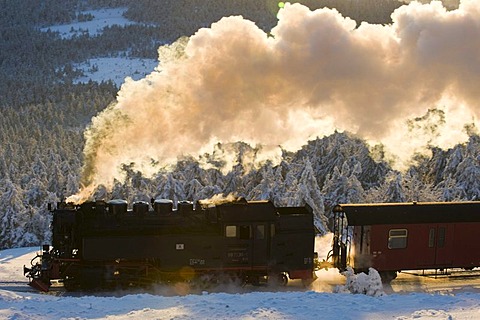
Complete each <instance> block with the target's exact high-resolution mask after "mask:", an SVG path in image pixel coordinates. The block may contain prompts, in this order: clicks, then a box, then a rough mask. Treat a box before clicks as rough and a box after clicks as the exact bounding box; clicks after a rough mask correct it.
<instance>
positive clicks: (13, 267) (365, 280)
mask: <svg viewBox="0 0 480 320" xmlns="http://www.w3.org/2000/svg"><path fill="white" fill-rule="evenodd" d="M37 250H39V248H18V249H9V250H3V251H0V319H327V320H328V319H402V320H404V319H480V291H479V290H478V289H477V288H475V287H474V286H471V285H470V284H469V282H468V280H466V282H464V284H463V285H461V286H459V285H458V284H457V286H456V289H455V290H456V291H455V290H450V289H448V286H446V287H445V288H443V287H442V288H443V289H442V290H439V291H432V292H428V291H429V290H428V288H427V287H428V284H427V285H426V286H427V287H422V286H420V287H419V286H417V289H418V288H423V289H422V290H421V291H422V292H408V291H402V289H400V290H399V289H398V288H396V286H395V285H394V284H392V288H393V290H392V288H390V290H385V291H383V290H382V288H378V287H375V280H376V279H369V277H366V276H365V275H363V276H362V275H359V276H357V279H350V281H349V282H351V283H353V284H355V287H357V288H359V287H362V286H364V287H365V288H366V289H365V290H363V291H367V292H370V293H371V294H372V295H366V294H353V293H350V292H349V291H348V288H347V287H346V286H344V285H342V283H343V284H344V283H345V278H344V277H343V276H340V275H338V272H336V271H335V270H329V271H319V272H318V275H319V276H320V278H319V279H317V280H316V281H315V283H314V285H313V286H312V287H311V288H303V287H302V286H301V285H299V284H298V283H295V282H294V281H292V282H291V284H289V285H288V286H287V287H286V288H281V289H273V288H268V287H253V286H246V287H243V288H239V287H227V288H217V289H213V290H208V291H205V290H204V291H191V290H190V291H189V290H188V288H187V287H186V286H185V285H181V284H179V285H175V286H158V288H156V289H155V290H153V291H149V292H147V293H146V292H140V291H122V292H104V293H96V294H92V293H89V294H86V293H83V294H82V293H66V292H63V291H56V292H53V293H49V294H44V293H38V292H35V291H33V290H31V289H30V288H29V287H28V285H27V282H26V279H24V278H23V272H22V270H23V265H24V264H25V265H27V266H28V265H30V259H31V258H32V257H33V256H35V252H36V251H37ZM372 280H373V281H372ZM437 280H439V281H440V282H443V281H444V280H441V279H437ZM395 281H396V280H395ZM395 281H394V282H395ZM462 288H463V289H462ZM395 290H397V292H395ZM385 292H387V293H385ZM453 292H458V293H453Z"/></svg>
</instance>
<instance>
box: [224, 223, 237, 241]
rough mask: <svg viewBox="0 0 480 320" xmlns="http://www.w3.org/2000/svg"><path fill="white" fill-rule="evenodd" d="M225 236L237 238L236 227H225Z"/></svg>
mask: <svg viewBox="0 0 480 320" xmlns="http://www.w3.org/2000/svg"><path fill="white" fill-rule="evenodd" d="M225 236H226V237H227V238H235V237H236V236H237V226H226V227H225Z"/></svg>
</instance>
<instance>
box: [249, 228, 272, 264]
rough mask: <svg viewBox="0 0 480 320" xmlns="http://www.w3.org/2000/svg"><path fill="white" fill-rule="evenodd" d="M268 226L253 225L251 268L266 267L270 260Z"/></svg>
mask: <svg viewBox="0 0 480 320" xmlns="http://www.w3.org/2000/svg"><path fill="white" fill-rule="evenodd" d="M268 227H269V225H268V224H265V223H263V224H261V223H260V224H253V239H252V249H253V261H252V266H256V267H259V266H267V264H268V261H269V260H270V245H269V240H270V237H269V235H270V234H269V232H268Z"/></svg>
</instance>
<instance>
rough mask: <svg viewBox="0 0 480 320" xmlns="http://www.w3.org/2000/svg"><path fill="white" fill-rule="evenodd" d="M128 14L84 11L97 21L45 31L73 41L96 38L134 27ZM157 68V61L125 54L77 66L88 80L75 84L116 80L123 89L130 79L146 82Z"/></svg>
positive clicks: (112, 9)
mask: <svg viewBox="0 0 480 320" xmlns="http://www.w3.org/2000/svg"><path fill="white" fill-rule="evenodd" d="M125 11H126V8H109V9H99V10H90V11H83V12H82V13H83V14H90V15H92V16H93V17H94V18H93V20H91V21H85V22H74V23H69V24H63V25H54V26H48V27H45V28H42V29H41V30H42V31H45V32H46V31H48V30H50V31H53V32H58V33H59V35H60V37H62V38H64V39H71V38H72V37H73V36H80V35H82V34H88V35H89V36H90V37H94V36H97V35H99V34H101V32H102V31H103V29H104V28H105V27H107V26H112V25H120V26H125V25H129V24H134V23H135V22H133V21H130V20H128V19H126V18H124V17H123V13H124V12H125ZM157 65H158V60H157V59H138V58H131V57H128V56H126V55H125V54H123V53H118V56H117V57H98V58H94V59H89V60H87V61H85V62H83V63H79V64H76V65H74V67H75V68H78V69H81V70H83V73H84V76H82V77H79V78H77V79H75V82H76V83H87V82H89V81H90V80H91V81H94V82H102V81H108V80H112V81H113V82H114V83H115V84H116V85H117V87H120V86H121V85H122V84H123V82H124V81H125V78H126V77H130V78H132V79H133V80H139V79H142V78H145V76H146V75H147V74H150V73H151V72H152V71H153V70H154V69H155V67H156V66H157Z"/></svg>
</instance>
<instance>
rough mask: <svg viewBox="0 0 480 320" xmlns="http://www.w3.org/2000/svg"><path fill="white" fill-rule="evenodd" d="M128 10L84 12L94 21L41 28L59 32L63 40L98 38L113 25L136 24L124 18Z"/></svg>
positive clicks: (114, 9) (83, 12) (113, 9)
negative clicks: (82, 36)
mask: <svg viewBox="0 0 480 320" xmlns="http://www.w3.org/2000/svg"><path fill="white" fill-rule="evenodd" d="M126 10H127V9H126V8H108V9H98V10H89V11H82V12H81V13H82V14H85V15H92V16H93V19H92V20H90V21H83V22H79V21H74V22H72V23H68V24H61V25H54V26H48V27H44V28H41V29H40V30H42V31H45V32H46V31H48V30H50V31H52V32H58V33H59V34H60V36H61V37H62V38H63V39H71V38H72V37H73V36H80V35H86V34H88V35H89V36H91V37H94V36H97V35H99V34H100V33H102V31H103V28H105V27H107V26H112V25H120V26H125V25H129V24H134V23H135V22H133V21H130V20H128V19H126V18H124V17H123V14H124V13H125V11H126Z"/></svg>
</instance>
